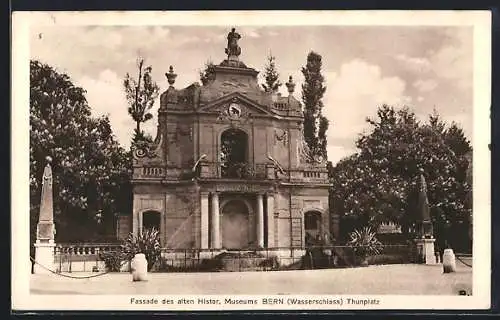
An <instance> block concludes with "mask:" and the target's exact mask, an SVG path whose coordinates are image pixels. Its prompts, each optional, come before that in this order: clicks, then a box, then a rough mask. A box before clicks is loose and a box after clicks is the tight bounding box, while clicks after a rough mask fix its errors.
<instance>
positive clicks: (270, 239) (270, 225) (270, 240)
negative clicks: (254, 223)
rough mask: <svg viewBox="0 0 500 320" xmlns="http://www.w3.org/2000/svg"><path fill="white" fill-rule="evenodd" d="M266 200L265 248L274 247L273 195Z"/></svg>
mask: <svg viewBox="0 0 500 320" xmlns="http://www.w3.org/2000/svg"><path fill="white" fill-rule="evenodd" d="M266 200H267V203H266V205H267V217H266V218H267V230H266V231H267V247H268V248H273V247H275V243H274V195H273V194H268V195H267V197H266Z"/></svg>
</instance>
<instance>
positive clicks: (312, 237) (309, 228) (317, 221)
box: [304, 211, 322, 245]
mask: <svg viewBox="0 0 500 320" xmlns="http://www.w3.org/2000/svg"><path fill="white" fill-rule="evenodd" d="M304 234H305V235H304V236H305V239H304V241H305V244H306V245H308V244H311V242H314V241H316V239H317V237H318V236H322V227H321V212H319V211H308V212H306V213H305V214H304Z"/></svg>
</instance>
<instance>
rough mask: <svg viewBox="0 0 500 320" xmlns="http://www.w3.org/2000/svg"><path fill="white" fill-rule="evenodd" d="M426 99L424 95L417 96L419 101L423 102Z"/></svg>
mask: <svg viewBox="0 0 500 320" xmlns="http://www.w3.org/2000/svg"><path fill="white" fill-rule="evenodd" d="M424 100H425V98H424V97H422V96H418V97H417V101H418V102H422V101H424Z"/></svg>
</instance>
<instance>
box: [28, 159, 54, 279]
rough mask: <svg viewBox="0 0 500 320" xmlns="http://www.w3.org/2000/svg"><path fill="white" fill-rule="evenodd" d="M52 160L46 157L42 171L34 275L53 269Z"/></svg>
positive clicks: (46, 272)
mask: <svg viewBox="0 0 500 320" xmlns="http://www.w3.org/2000/svg"><path fill="white" fill-rule="evenodd" d="M51 162H52V159H51V158H50V157H47V164H46V166H45V168H44V170H43V177H42V194H41V198H40V216H39V217H38V224H37V226H36V243H35V261H36V263H35V264H34V265H33V272H34V273H35V274H48V273H50V271H49V270H53V269H54V254H55V252H54V248H55V246H56V244H55V243H54V240H55V233H56V228H55V225H54V204H53V192H52V168H51V166H50V163H51Z"/></svg>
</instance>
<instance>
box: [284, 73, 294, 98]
mask: <svg viewBox="0 0 500 320" xmlns="http://www.w3.org/2000/svg"><path fill="white" fill-rule="evenodd" d="M285 85H286V87H287V89H288V93H289V94H292V93H293V92H294V91H295V82H293V79H292V76H290V77H288V82H287V83H285Z"/></svg>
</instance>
